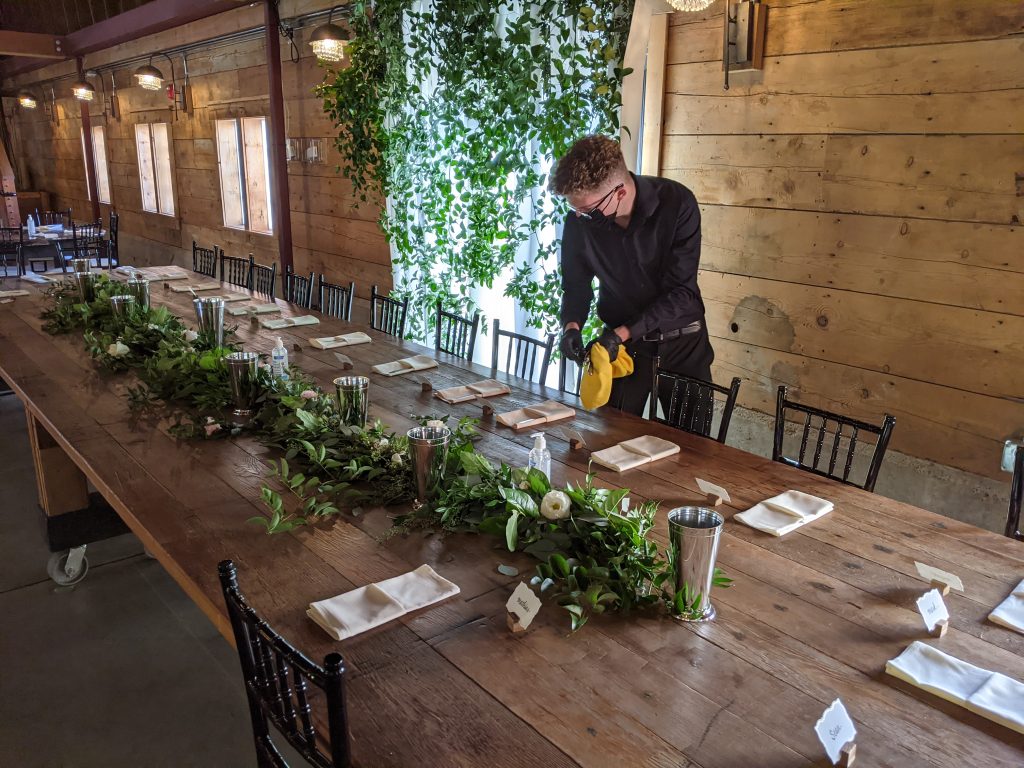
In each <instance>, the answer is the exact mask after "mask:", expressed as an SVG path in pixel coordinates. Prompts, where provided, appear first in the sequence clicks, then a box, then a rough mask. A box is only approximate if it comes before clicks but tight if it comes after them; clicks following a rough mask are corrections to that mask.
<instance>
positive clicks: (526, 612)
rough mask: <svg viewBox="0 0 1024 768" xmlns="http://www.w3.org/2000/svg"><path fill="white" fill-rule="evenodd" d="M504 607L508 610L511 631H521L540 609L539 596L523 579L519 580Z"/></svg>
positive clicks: (526, 627) (527, 626)
mask: <svg viewBox="0 0 1024 768" xmlns="http://www.w3.org/2000/svg"><path fill="white" fill-rule="evenodd" d="M505 609H506V610H507V611H508V612H509V617H508V626H509V629H511V630H512V631H513V632H523V631H525V630H526V629H528V628H529V626H530V624H531V623H533V619H534V617H535V616H536V615H537V613H538V612H539V611H540V598H539V597H537V596H536V595H535V594H534V593H533V590H532V589H530V588H529V587H528V586H527V584H526V582H525V581H521V582H519V586H517V587H516V588H515V591H514V592H512V596H511V597H510V598H509V599H508V602H507V603H505Z"/></svg>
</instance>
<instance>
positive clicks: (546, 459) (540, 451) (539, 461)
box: [527, 432, 551, 479]
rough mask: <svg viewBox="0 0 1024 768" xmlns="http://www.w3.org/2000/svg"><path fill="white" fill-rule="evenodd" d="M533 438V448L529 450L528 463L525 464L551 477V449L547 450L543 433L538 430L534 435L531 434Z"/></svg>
mask: <svg viewBox="0 0 1024 768" xmlns="http://www.w3.org/2000/svg"><path fill="white" fill-rule="evenodd" d="M531 437H532V438H533V449H532V450H531V451H530V458H529V463H528V464H527V468H528V469H538V470H540V471H541V472H543V473H544V476H545V477H547V478H549V479H550V478H551V451H549V450H548V444H547V441H546V440H545V439H544V435H543V433H540V432H538V433H537V434H535V435H531Z"/></svg>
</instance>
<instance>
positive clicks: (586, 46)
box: [320, 0, 632, 334]
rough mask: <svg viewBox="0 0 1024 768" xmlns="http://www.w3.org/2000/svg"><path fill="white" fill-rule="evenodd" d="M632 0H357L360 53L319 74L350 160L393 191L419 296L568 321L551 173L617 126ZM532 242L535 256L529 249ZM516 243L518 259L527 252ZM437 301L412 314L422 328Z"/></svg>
mask: <svg viewBox="0 0 1024 768" xmlns="http://www.w3.org/2000/svg"><path fill="white" fill-rule="evenodd" d="M631 11H632V3H630V2H626V3H619V2H614V1H613V0H590V2H581V1H580V0H543V1H542V2H536V3H532V4H530V3H522V2H512V3H498V4H495V3H484V2H473V1H471V0H453V1H451V2H448V1H446V2H422V1H421V2H413V0H381V1H380V2H377V3H376V4H375V6H374V10H373V14H372V16H371V14H370V12H369V8H368V6H367V5H366V4H365V3H362V2H357V3H356V4H355V5H354V9H353V17H352V25H353V28H354V32H355V35H356V37H355V40H354V41H353V42H352V43H351V45H350V46H349V66H347V67H346V68H344V69H340V70H338V71H335V72H332V73H331V74H330V75H329V77H328V78H327V81H326V82H325V83H324V84H323V85H322V86H321V87H320V95H321V96H322V97H323V99H324V109H325V112H326V113H327V114H328V115H329V116H330V117H331V118H332V119H333V120H334V121H335V123H336V125H337V127H338V130H339V135H338V138H337V140H336V146H337V148H338V150H339V151H340V153H341V155H342V158H343V165H342V169H341V171H342V173H343V174H344V175H345V176H346V177H347V178H348V179H349V180H350V181H351V182H352V184H353V186H354V188H355V190H356V192H357V194H358V195H359V197H360V199H362V200H364V201H366V200H369V199H377V200H380V199H384V198H387V199H388V200H389V201H390V205H389V206H388V207H387V208H386V209H385V210H383V212H382V214H381V224H382V227H383V229H384V232H385V234H386V235H387V237H388V239H389V240H390V242H391V243H392V244H393V245H394V247H395V263H394V266H395V267H396V272H397V273H398V275H399V276H400V277H399V282H398V284H397V285H396V289H397V290H398V291H399V292H401V293H405V294H407V295H409V296H410V297H411V299H412V303H413V305H414V306H418V307H432V306H433V305H434V304H435V303H436V301H437V300H438V299H441V300H442V301H444V302H445V304H446V305H447V306H449V307H454V308H455V309H457V310H459V311H461V312H466V313H468V312H471V311H472V310H474V309H476V308H477V307H474V306H473V302H472V299H471V295H470V291H471V289H472V288H476V287H493V285H494V284H495V282H496V281H497V280H498V278H499V277H500V276H501V275H503V274H506V273H511V279H510V281H509V283H508V286H507V288H506V295H508V296H511V297H512V298H513V299H515V301H516V302H517V304H518V305H519V306H520V307H521V308H522V309H523V310H524V311H525V313H526V314H527V315H528V316H529V317H530V318H532V322H533V324H534V325H536V326H538V327H541V328H546V329H551V328H553V327H555V326H556V325H557V315H558V296H559V293H560V292H559V290H558V284H559V275H558V271H557V251H558V239H557V237H555V232H556V231H557V225H558V223H559V222H560V221H561V220H562V218H563V217H564V215H565V212H566V208H565V205H564V203H563V202H562V201H560V200H556V199H553V198H551V197H549V196H548V195H547V194H546V193H545V192H544V189H545V185H546V181H547V179H546V174H547V171H548V170H549V169H550V167H551V163H552V161H553V158H555V157H558V156H560V155H561V154H562V153H564V152H565V150H567V149H568V147H569V146H570V145H571V144H572V143H573V142H574V141H575V140H576V139H578V138H579V137H580V136H583V135H585V134H588V133H607V134H612V135H614V134H616V133H617V132H618V125H619V120H618V113H619V107H620V105H621V82H622V77H623V76H624V75H625V74H626V71H625V70H623V69H622V68H621V62H622V55H623V51H624V48H625V41H626V35H627V33H628V28H629V19H630V16H631ZM527 244H531V245H533V246H534V247H533V248H531V249H530V253H531V256H530V257H529V258H526V259H525V260H524V259H523V257H522V256H521V255H520V254H521V253H522V252H523V248H524V246H525V245H527ZM517 257H518V258H517ZM429 315H430V313H425V314H424V315H417V316H416V317H414V318H411V319H412V328H411V330H412V332H413V333H414V334H416V333H423V331H424V327H423V326H424V323H425V322H427V321H428V320H427V318H428V317H429Z"/></svg>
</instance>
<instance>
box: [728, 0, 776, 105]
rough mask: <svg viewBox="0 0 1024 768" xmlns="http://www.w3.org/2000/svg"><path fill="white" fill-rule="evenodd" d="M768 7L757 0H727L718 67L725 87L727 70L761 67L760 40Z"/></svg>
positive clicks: (762, 64)
mask: <svg viewBox="0 0 1024 768" xmlns="http://www.w3.org/2000/svg"><path fill="white" fill-rule="evenodd" d="M767 22H768V6H766V5H764V4H763V3H761V2H760V0H741V2H738V3H734V2H727V3H726V5H725V26H724V32H723V39H722V70H723V71H724V72H725V90H727V91H728V90H729V73H730V72H751V71H753V70H755V69H764V41H765V34H766V31H767Z"/></svg>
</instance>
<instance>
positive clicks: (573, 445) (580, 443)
mask: <svg viewBox="0 0 1024 768" xmlns="http://www.w3.org/2000/svg"><path fill="white" fill-rule="evenodd" d="M562 435H563V436H564V437H565V439H566V440H568V441H569V448H570V449H571V450H574V451H578V450H579V449H580V448H586V447H587V441H586V440H584V439H583V435H581V434H580V433H579V432H577V431H576V430H575V429H569V428H568V427H563V428H562Z"/></svg>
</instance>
